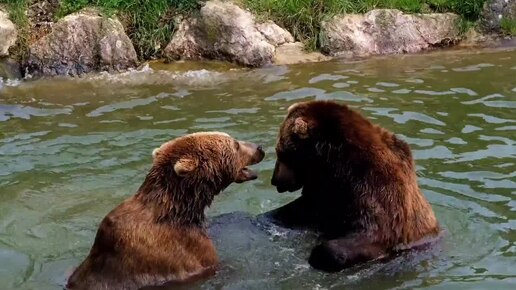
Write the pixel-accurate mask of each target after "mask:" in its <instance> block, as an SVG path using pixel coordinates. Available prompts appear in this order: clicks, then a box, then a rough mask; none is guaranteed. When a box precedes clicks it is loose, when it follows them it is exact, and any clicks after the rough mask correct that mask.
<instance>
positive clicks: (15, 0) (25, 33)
mask: <svg viewBox="0 0 516 290" xmlns="http://www.w3.org/2000/svg"><path fill="white" fill-rule="evenodd" d="M0 4H5V5H6V6H7V9H8V11H9V18H10V19H11V21H12V22H13V23H14V24H16V27H17V29H18V40H17V42H16V45H15V46H14V47H12V48H11V51H12V54H13V55H14V56H15V57H16V58H18V59H19V60H24V59H25V57H26V56H27V55H28V42H29V19H28V18H27V14H25V11H26V10H27V6H28V0H0Z"/></svg>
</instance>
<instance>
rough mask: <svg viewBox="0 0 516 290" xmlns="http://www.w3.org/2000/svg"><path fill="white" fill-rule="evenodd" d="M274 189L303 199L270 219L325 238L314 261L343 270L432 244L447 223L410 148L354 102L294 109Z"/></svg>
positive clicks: (283, 131) (279, 148) (283, 133)
mask: <svg viewBox="0 0 516 290" xmlns="http://www.w3.org/2000/svg"><path fill="white" fill-rule="evenodd" d="M276 153H277V157H278V159H277V161H276V166H275V169H274V174H273V177H272V184H273V185H275V186H276V188H277V190H278V191H279V192H283V191H287V190H288V191H295V190H298V189H300V188H303V190H302V192H301V197H299V198H298V199H296V200H295V201H293V202H291V203H289V204H287V205H285V206H283V207H280V208H278V209H276V210H274V211H272V212H270V213H268V214H267V215H268V216H269V217H271V218H272V219H273V221H275V222H276V223H279V224H280V225H283V226H286V227H304V228H311V229H314V230H316V231H318V232H320V233H321V235H322V237H323V239H325V241H324V242H323V243H322V244H320V245H318V246H317V247H315V248H314V249H313V251H312V253H311V255H310V258H309V263H310V264H311V265H312V266H313V267H314V268H318V269H322V270H326V271H338V270H341V269H343V268H346V267H349V266H352V265H355V264H357V263H360V262H366V261H369V260H373V259H377V258H381V257H386V256H389V255H391V254H392V253H394V252H396V251H398V250H402V249H408V248H412V247H414V246H416V245H418V244H424V243H425V242H428V241H429V240H432V239H434V238H436V237H437V236H438V235H439V233H440V229H439V224H438V222H437V220H436V218H435V215H434V212H433V210H432V208H431V206H430V204H429V203H428V201H427V200H426V198H425V197H424V195H423V194H422V193H421V190H420V189H419V187H418V184H417V176H416V171H415V164H414V160H413V158H412V153H411V150H410V147H409V145H408V144H407V143H405V142H404V141H403V140H401V139H399V138H398V137H396V135H394V134H392V133H391V132H389V131H388V130H386V129H384V128H382V127H380V126H377V125H374V124H372V123H371V122H369V121H368V120H367V119H366V118H364V117H363V116H362V115H360V114H359V113H358V112H356V111H354V110H351V109H349V108H348V107H347V106H346V105H343V104H338V103H335V102H328V101H311V102H305V103H297V104H294V105H292V106H291V107H290V108H289V110H288V114H287V117H286V119H285V120H284V122H283V124H282V125H281V128H280V132H279V140H278V143H277V145H276Z"/></svg>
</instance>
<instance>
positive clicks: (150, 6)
mask: <svg viewBox="0 0 516 290" xmlns="http://www.w3.org/2000/svg"><path fill="white" fill-rule="evenodd" d="M29 1H30V0H0V4H1V3H4V4H7V7H8V9H9V12H10V18H11V19H12V21H13V22H15V23H16V24H17V26H18V27H20V33H19V35H20V40H19V41H18V45H17V48H15V49H14V51H16V52H17V54H19V55H21V56H23V55H24V52H26V51H27V49H26V47H27V45H28V32H29V22H28V19H27V16H26V13H25V11H26V10H27V5H28V2H29ZM202 1H205V0H60V1H59V4H60V6H59V10H58V11H57V14H56V17H57V18H60V17H63V16H65V15H68V14H70V13H73V12H76V11H78V10H80V9H82V8H84V7H86V6H97V7H99V8H101V9H102V11H103V12H104V13H106V14H107V15H114V14H116V15H117V16H118V17H119V18H120V19H121V21H122V22H123V23H124V25H125V26H126V29H127V32H128V35H129V37H130V38H131V39H132V41H133V43H134V45H135V48H136V51H137V53H138V55H139V57H140V58H141V59H149V58H153V57H159V54H160V52H161V51H162V50H163V48H164V47H165V46H166V44H167V43H168V42H169V41H170V38H171V35H172V32H173V30H174V25H175V24H174V21H173V18H174V16H175V15H177V14H179V13H181V14H185V13H192V12H195V11H197V10H198V9H199V7H200V2H202ZM234 1H235V2H239V3H240V4H242V5H243V6H245V7H248V8H250V9H251V10H253V11H254V12H256V13H257V14H258V15H259V17H261V18H267V19H272V20H274V21H275V22H276V23H278V24H279V25H280V26H283V27H285V28H286V29H287V30H289V31H290V32H291V33H292V34H293V36H294V37H295V38H296V39H297V40H301V41H303V42H305V44H306V45H307V48H309V49H317V48H319V47H320V46H321V44H320V43H319V35H320V32H321V22H322V21H323V20H325V19H328V18H330V17H331V16H333V15H335V14H340V13H364V12H367V11H370V10H372V9H375V8H394V9H399V10H402V11H405V12H411V13H420V12H454V13H457V14H459V15H461V17H462V21H461V27H462V26H464V27H462V28H463V29H466V28H467V27H470V26H471V25H472V23H474V22H475V21H476V20H477V19H478V18H479V15H480V13H481V11H482V7H483V4H484V2H485V1H486V0H234ZM502 29H503V31H504V33H506V34H508V35H515V34H516V33H515V30H516V20H511V19H503V20H502ZM20 52H21V53H20Z"/></svg>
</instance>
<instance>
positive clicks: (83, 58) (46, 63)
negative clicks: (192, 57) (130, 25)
mask: <svg viewBox="0 0 516 290" xmlns="http://www.w3.org/2000/svg"><path fill="white" fill-rule="evenodd" d="M137 64H138V58H137V56H136V52H135V50H134V47H133V44H132V43H131V40H130V39H129V37H128V36H127V35H126V34H125V32H124V27H123V26H122V24H121V23H120V21H118V20H117V19H114V18H107V17H102V16H101V15H100V14H99V13H98V12H97V11H95V10H83V11H81V12H78V13H75V14H71V15H68V16H66V17H64V18H63V19H61V20H59V21H58V22H57V23H56V24H54V25H53V26H52V31H51V32H50V33H49V34H47V35H45V36H43V37H42V38H41V39H39V40H38V41H36V42H35V43H34V44H32V45H31V46H30V55H29V57H28V60H27V62H26V64H25V70H26V73H28V74H30V75H32V76H54V75H70V76H78V75H81V74H84V73H88V72H95V71H120V70H125V69H128V68H133V67H136V66H137Z"/></svg>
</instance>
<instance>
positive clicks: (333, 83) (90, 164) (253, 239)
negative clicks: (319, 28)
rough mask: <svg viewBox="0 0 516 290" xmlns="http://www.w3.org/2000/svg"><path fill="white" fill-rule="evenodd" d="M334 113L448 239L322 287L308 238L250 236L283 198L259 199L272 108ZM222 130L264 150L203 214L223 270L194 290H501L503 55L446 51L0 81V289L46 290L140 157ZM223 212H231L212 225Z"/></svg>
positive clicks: (513, 73) (509, 186) (511, 76)
mask: <svg viewBox="0 0 516 290" xmlns="http://www.w3.org/2000/svg"><path fill="white" fill-rule="evenodd" d="M310 99H319V100H322V99H324V100H337V101H341V102H345V103H347V104H349V105H350V106H352V107H354V108H356V109H358V110H360V111H361V112H362V113H363V114H365V115H366V116H367V117H369V118H371V119H373V121H374V122H377V123H379V124H381V125H382V126H384V127H386V128H389V129H390V130H392V131H394V132H396V133H397V134H399V135H400V136H401V137H402V138H403V139H404V140H406V141H407V142H408V143H409V144H410V145H411V146H412V149H413V150H414V155H415V158H416V160H417V165H418V173H419V176H420V178H419V182H420V185H421V187H422V189H423V191H424V193H425V195H426V196H427V198H428V199H429V200H430V202H431V203H432V205H433V207H434V210H435V211H436V214H437V216H438V219H439V220H440V222H441V224H442V225H443V227H444V228H446V230H447V231H448V235H447V236H446V238H445V241H444V243H443V245H442V247H441V248H440V249H439V251H437V252H433V253H432V254H430V255H422V256H418V257H410V256H408V257H399V258H397V259H394V260H393V261H391V262H389V263H387V264H372V265H366V266H365V267H359V268H355V269H351V270H347V271H344V272H343V273H339V274H324V273H320V272H317V271H314V270H312V269H310V267H309V266H308V264H307V263H306V258H307V256H308V254H309V250H310V248H311V247H312V246H313V243H314V241H313V237H312V236H310V234H306V233H295V232H286V231H282V230H281V229H278V228H273V227H267V226H263V227H260V226H259V225H258V226H257V224H256V223H257V221H256V220H252V219H249V218H248V217H247V216H246V215H251V216H252V215H256V214H259V213H263V212H266V211H268V210H271V209H273V208H276V207H278V206H280V205H283V204H285V203H287V202H289V201H290V200H293V199H294V198H295V197H296V196H297V194H296V193H292V194H278V193H276V192H275V189H274V188H273V187H271V186H270V182H269V180H270V177H271V174H272V170H273V165H274V159H275V155H274V143H275V140H276V134H277V129H278V126H279V124H280V123H281V121H282V119H283V117H284V115H285V112H286V108H287V107H288V106H289V105H290V104H292V103H293V102H296V101H300V100H310ZM201 130H222V131H226V132H228V133H229V134H231V135H233V136H235V137H237V138H240V139H244V140H249V141H253V142H256V143H261V144H263V145H264V147H265V148H266V151H267V153H268V154H267V156H266V158H265V160H264V161H263V162H262V163H261V164H259V165H258V166H257V169H258V170H259V171H260V174H261V175H260V178H259V179H258V180H256V181H253V182H249V183H245V184H241V185H237V184H234V185H232V186H230V187H229V188H228V189H227V190H226V191H225V192H224V193H223V194H221V195H220V196H218V197H217V198H216V201H215V203H214V205H213V207H212V208H211V209H210V211H209V215H210V217H212V218H213V222H212V234H213V235H214V239H215V242H216V244H217V248H218V250H219V254H220V256H221V259H222V263H223V265H224V266H223V269H222V270H221V271H220V272H219V274H218V275H217V276H216V277H214V278H213V279H211V280H209V281H207V282H205V283H200V284H197V285H191V287H192V288H195V289H198V288H202V289H368V290H371V289H407V288H410V289H413V288H431V289H514V286H515V285H516V201H515V194H516V165H515V163H516V158H515V157H516V145H515V142H516V51H514V50H496V51H485V50H484V51H468V52H464V51H449V52H440V53H433V54H424V55H412V56H395V57H384V58H374V59H369V60H363V61H356V62H351V63H349V62H348V63H344V62H340V61H338V60H337V61H331V62H325V63H315V64H302V65H292V66H277V67H270V68H264V69H258V70H252V71H250V70H246V69H238V68H234V67H231V66H227V65H221V64H214V63H210V65H206V64H205V63H197V64H195V63H193V64H192V63H183V64H176V65H163V64H153V65H151V67H147V68H144V69H142V70H140V71H134V72H128V73H123V74H118V75H108V74H100V75H96V76H91V77H85V78H81V79H75V80H71V79H67V78H62V79H59V78H57V79H52V80H38V81H26V82H17V81H6V80H3V81H1V82H0V261H1V263H0V285H2V287H1V288H2V289H42V290H46V289H60V288H61V287H62V285H63V282H64V279H65V276H66V274H67V272H68V271H70V269H71V268H72V267H73V266H75V265H77V264H78V263H79V262H80V261H81V260H82V259H83V258H84V257H85V255H86V254H87V252H88V250H89V248H90V246H91V243H92V241H93V238H94V234H95V231H96V227H97V225H98V223H99V222H100V220H101V219H102V217H104V216H105V215H106V214H107V212H108V211H109V210H111V209H112V208H113V207H115V206H116V205H117V204H118V203H120V202H121V201H122V200H123V199H125V198H127V197H128V196H130V195H132V194H133V193H134V192H135V190H136V189H137V188H138V186H139V185H140V184H141V182H142V181H143V178H144V176H145V174H146V172H147V170H148V169H149V167H150V165H151V152H152V149H154V148H155V147H157V146H159V145H160V144H161V143H162V142H164V141H167V140H169V139H171V138H174V137H176V136H180V135H182V134H185V133H189V132H195V131H201ZM236 211H240V212H244V213H245V214H229V215H223V216H222V217H221V216H220V215H222V214H226V213H233V212H236Z"/></svg>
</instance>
